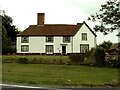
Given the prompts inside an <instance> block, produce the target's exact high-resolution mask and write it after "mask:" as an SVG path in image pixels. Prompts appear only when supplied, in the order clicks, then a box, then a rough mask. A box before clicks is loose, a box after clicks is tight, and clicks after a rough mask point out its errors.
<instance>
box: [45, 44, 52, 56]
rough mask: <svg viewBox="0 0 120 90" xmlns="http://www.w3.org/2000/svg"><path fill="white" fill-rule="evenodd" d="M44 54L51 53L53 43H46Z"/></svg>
mask: <svg viewBox="0 0 120 90" xmlns="http://www.w3.org/2000/svg"><path fill="white" fill-rule="evenodd" d="M46 54H53V45H46Z"/></svg>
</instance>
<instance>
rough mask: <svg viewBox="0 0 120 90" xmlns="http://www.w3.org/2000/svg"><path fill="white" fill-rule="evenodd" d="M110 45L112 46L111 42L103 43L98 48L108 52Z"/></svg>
mask: <svg viewBox="0 0 120 90" xmlns="http://www.w3.org/2000/svg"><path fill="white" fill-rule="evenodd" d="M111 45H112V42H110V41H108V42H107V41H104V42H103V43H102V44H100V45H99V46H100V47H103V48H104V49H105V51H108V50H109V49H110V47H111Z"/></svg>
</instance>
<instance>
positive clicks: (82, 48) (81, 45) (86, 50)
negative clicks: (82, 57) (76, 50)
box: [80, 44, 89, 53]
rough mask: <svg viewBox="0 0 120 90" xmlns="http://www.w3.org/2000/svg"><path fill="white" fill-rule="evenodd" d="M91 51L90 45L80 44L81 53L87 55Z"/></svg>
mask: <svg viewBox="0 0 120 90" xmlns="http://www.w3.org/2000/svg"><path fill="white" fill-rule="evenodd" d="M88 51H89V44H80V53H86V52H88Z"/></svg>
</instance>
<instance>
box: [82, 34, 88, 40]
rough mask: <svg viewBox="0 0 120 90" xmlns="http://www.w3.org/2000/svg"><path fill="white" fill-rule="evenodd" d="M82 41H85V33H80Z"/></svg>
mask: <svg viewBox="0 0 120 90" xmlns="http://www.w3.org/2000/svg"><path fill="white" fill-rule="evenodd" d="M82 41H87V33H82Z"/></svg>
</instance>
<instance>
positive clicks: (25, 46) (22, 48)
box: [21, 45, 29, 52]
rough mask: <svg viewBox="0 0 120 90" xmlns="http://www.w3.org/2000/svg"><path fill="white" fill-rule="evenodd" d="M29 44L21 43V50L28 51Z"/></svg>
mask: <svg viewBox="0 0 120 90" xmlns="http://www.w3.org/2000/svg"><path fill="white" fill-rule="evenodd" d="M28 51H29V46H28V45H21V52H28Z"/></svg>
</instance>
